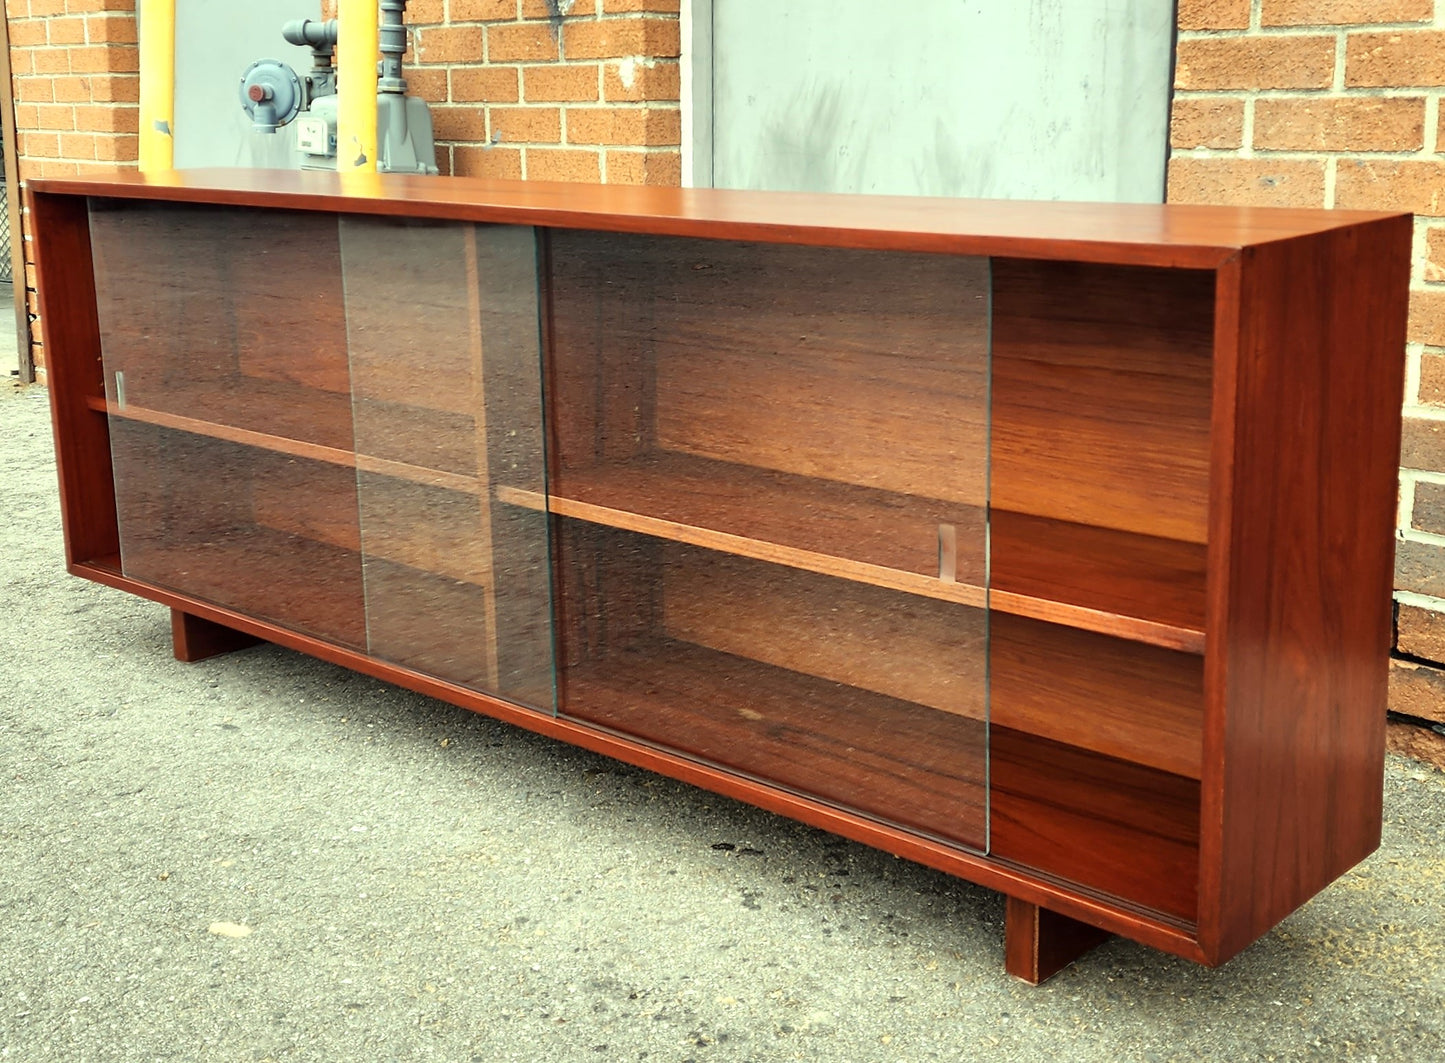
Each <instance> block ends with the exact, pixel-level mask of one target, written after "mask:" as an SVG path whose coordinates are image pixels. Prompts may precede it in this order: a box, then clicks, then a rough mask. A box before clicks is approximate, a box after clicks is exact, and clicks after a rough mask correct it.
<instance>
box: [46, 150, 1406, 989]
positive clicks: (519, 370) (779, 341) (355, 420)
mask: <svg viewBox="0 0 1445 1063" xmlns="http://www.w3.org/2000/svg"><path fill="white" fill-rule="evenodd" d="M29 194H30V210H31V218H32V223H33V232H34V239H35V258H36V266H37V271H38V288H39V294H40V302H41V309H42V319H43V321H44V330H45V357H46V363H47V370H48V375H49V383H50V386H51V395H52V401H53V404H54V420H55V432H56V443H57V453H58V463H59V471H60V482H61V496H62V504H63V513H64V520H65V535H66V551H67V561H68V564H69V567H70V571H72V572H74V573H75V574H77V575H81V576H85V577H87V578H89V579H93V580H96V581H98V582H101V583H105V584H108V585H110V586H113V587H119V588H122V589H125V590H128V591H131V592H133V593H136V594H140V595H144V596H146V597H148V598H152V599H154V600H156V601H159V602H161V603H164V604H166V605H168V606H170V607H171V609H172V619H173V629H174V634H175V648H176V654H177V656H178V657H180V658H181V659H183V660H196V659H199V658H201V657H205V656H208V655H210V654H213V653H218V652H223V651H225V650H228V649H233V648H235V647H237V646H239V645H243V644H245V643H246V642H248V641H254V640H256V639H258V638H259V639H265V640H269V641H272V642H275V643H279V644H281V645H284V646H289V647H292V648H294V649H297V650H301V651H303V652H305V653H310V654H313V655H315V656H318V657H321V658H324V659H326V660H329V661H334V662H338V663H340V664H343V665H346V666H348V667H351V668H355V669H357V670H359V671H363V672H366V673H368V674H371V675H375V676H380V677H382V678H384V679H387V680H390V681H392V682H396V683H400V684H402V685H404V686H408V687H411V688H413V689H416V690H420V691H424V692H426V693H429V694H433V695H436V696H438V697H441V698H444V699H446V700H448V701H451V702H454V703H456V704H458V705H462V706H466V707H468V708H472V709H475V710H478V711H481V712H485V713H489V714H492V715H494V716H497V717H499V718H501V719H504V720H508V721H511V722H513V723H516V724H518V725H520V726H523V727H527V728H530V729H532V730H534V731H538V732H541V733H543V734H547V735H552V736H554V737H557V738H560V739H563V740H565V741H568V742H573V743H576V744H578V745H581V746H585V747H587V748H589V749H593V750H598V751H600V752H603V753H606V754H609V755H611V756H614V757H617V758H620V759H622V760H626V761H629V762H631V763H634V764H638V765H642V766H644V767H647V768H650V769H653V770H656V771H659V772H662V773H664V774H668V775H672V776H675V777H677V778H679V779H684V780H687V781H689V782H692V783H694V784H696V785H699V786H703V787H707V788H709V789H713V790H716V791H719V792H721V793H725V794H729V795H732V796H734V797H738V798H741V799H742V800H745V801H749V802H752V803H754V804H757V805H760V806H762V807H765V808H768V809H772V810H774V811H777V812H780V813H783V814H785V815H788V816H793V817H796V818H797V819H800V820H803V821H805V822H808V823H812V824H815V825H817V826H820V827H823V828H826V829H828V830H831V831H836V832H837V833H839V834H842V835H846V836H848V837H851V838H855V839H858V840H860V841H863V842H866V843H868V844H870V845H875V846H878V847H881V848H883V849H887V850H890V851H892V852H894V853H897V854H899V855H901V856H905V857H908V858H910V859H913V860H918V861H921V862H923V863H925V864H929V865H932V866H934V867H937V868H941V869H943V870H945V871H948V872H951V873H953V874H956V875H960V876H962V877H964V878H967V879H971V880H973V881H975V882H978V883H981V884H983V885H985V886H988V887H991V888H994V889H997V890H1001V891H1002V892H1004V893H1005V894H1007V895H1008V898H1009V904H1008V916H1007V924H1006V934H1005V938H1006V956H1007V965H1008V969H1009V970H1010V971H1012V972H1013V973H1015V974H1018V975H1020V976H1022V977H1025V978H1028V979H1030V980H1033V981H1037V980H1039V979H1041V978H1044V977H1047V976H1048V975H1049V974H1051V973H1053V971H1055V970H1057V969H1058V968H1059V967H1060V966H1062V965H1063V964H1065V963H1067V962H1069V961H1070V960H1071V959H1072V958H1073V957H1074V956H1075V955H1077V954H1078V953H1080V952H1081V951H1083V950H1085V949H1087V948H1088V947H1090V946H1091V945H1092V944H1094V943H1095V942H1096V941H1097V940H1100V939H1101V938H1102V937H1103V936H1105V934H1106V933H1109V932H1112V933H1118V934H1124V935H1127V936H1129V937H1131V938H1135V939H1137V940H1139V941H1142V942H1146V943H1148V944H1150V945H1153V946H1155V947H1157V948H1161V949H1165V950H1168V951H1170V952H1174V953H1177V954H1179V955H1181V956H1185V957H1188V958H1190V959H1193V960H1196V961H1199V962H1202V963H1206V964H1217V963H1220V962H1223V961H1224V960H1226V959H1228V958H1229V957H1230V956H1232V955H1234V954H1235V953H1237V952H1238V951H1239V950H1241V949H1242V948H1244V947H1245V946H1246V945H1248V944H1249V943H1250V942H1251V941H1253V940H1255V939H1256V938H1257V937H1259V936H1260V935H1261V934H1263V933H1264V932H1265V931H1267V930H1268V929H1269V928H1270V927H1271V926H1273V925H1274V924H1275V923H1277V922H1278V921H1279V920H1280V919H1282V918H1283V917H1284V916H1286V915H1288V914H1289V913H1290V912H1291V911H1293V910H1294V909H1295V908H1296V907H1298V906H1299V905H1301V904H1303V903H1304V902H1305V901H1306V900H1308V899H1309V898H1310V897H1311V896H1312V895H1313V894H1315V893H1316V892H1317V891H1319V890H1320V889H1322V888H1323V887H1324V886H1326V885H1327V884H1328V883H1330V882H1331V881H1332V880H1333V879H1335V878H1336V877H1337V876H1338V875H1340V874H1341V873H1343V872H1344V871H1345V870H1347V869H1348V868H1350V867H1351V866H1352V865H1354V864H1355V863H1356V862H1357V861H1359V860H1360V859H1362V858H1363V857H1364V856H1366V855H1367V854H1368V853H1370V852H1371V851H1372V850H1373V849H1374V848H1375V847H1376V845H1377V844H1378V841H1379V834H1380V820H1381V792H1382V787H1381V776H1382V762H1383V730H1384V708H1385V677H1386V658H1387V652H1388V649H1389V645H1390V626H1391V605H1390V588H1391V575H1392V573H1391V567H1392V557H1393V535H1392V529H1393V518H1394V504H1395V490H1396V488H1395V483H1396V466H1397V462H1398V459H1399V429H1400V420H1399V419H1400V395H1401V391H1402V376H1403V358H1402V351H1403V345H1404V340H1405V315H1406V302H1407V295H1408V293H1407V287H1408V272H1409V255H1410V241H1411V222H1410V218H1409V216H1407V215H1380V214H1350V213H1327V212H1322V211H1285V210H1257V209H1256V210H1250V209H1225V208H1201V207H1155V206H1101V205H1065V204H1034V203H978V202H955V201H942V200H905V199H873V198H844V197H826V196H803V195H785V194H778V195H775V194H761V193H735V192H714V191H689V190H678V189H635V188H596V187H587V186H568V185H558V184H515V183H503V182H481V181H468V180H460V179H457V180H452V179H446V178H405V177H375V176H362V175H357V176H354V177H351V176H348V177H341V178H338V177H336V176H335V175H325V174H317V173H308V174H302V173H290V172H281V171H274V172H263V171H195V172H189V173H172V174H163V175H150V176H145V177H142V176H136V175H133V174H128V175H114V176H107V177H102V178H93V179H84V180H81V179H49V180H43V181H32V182H31V183H30V193H29Z"/></svg>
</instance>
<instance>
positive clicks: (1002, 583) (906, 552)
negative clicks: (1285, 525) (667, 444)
mask: <svg viewBox="0 0 1445 1063" xmlns="http://www.w3.org/2000/svg"><path fill="white" fill-rule="evenodd" d="M497 497H498V499H499V500H500V501H502V502H506V503H509V504H512V505H518V506H524V507H526V508H529V509H542V508H543V507H544V506H546V507H547V508H548V509H549V510H550V512H552V513H555V514H557V515H559V516H564V517H573V518H576V519H579V520H584V521H589V522H591V523H594V524H603V525H606V526H608V527H613V528H620V529H623V530H625V531H633V532H639V533H642V534H644V535H651V536H654V537H657V538H660V539H669V540H672V541H675V542H683V543H688V544H690V545H693V546H701V547H705V548H708V549H713V550H719V551H722V552H724V553H730V554H736V555H738V556H742V557H750V558H754V559H757V560H761V561H771V562H773V563H776V564H780V565H787V566H789V567H793V568H800V569H806V570H807V571H810V572H818V573H821V574H823V575H828V576H836V577H839V578H842V579H850V580H854V581H857V582H860V583H871V584H874V585H876V586H880V587H888V588H890V589H893V590H900V591H905V592H908V593H911V594H918V595H921V596H924V597H929V598H938V599H942V600H945V601H953V602H960V603H963V604H967V605H976V606H982V605H984V604H985V594H984V591H983V588H982V586H981V581H979V582H972V583H971V582H966V581H965V568H966V564H967V562H966V561H965V557H966V553H967V547H966V545H961V546H960V549H959V554H960V561H959V565H958V569H959V573H958V575H959V581H958V582H948V581H945V580H942V579H940V578H939V577H938V575H937V572H938V527H939V525H941V524H949V525H952V526H954V527H955V528H956V529H957V540H958V542H959V543H960V544H968V543H976V544H978V550H977V551H976V556H977V557H978V558H980V559H981V556H982V541H983V539H982V536H983V531H982V514H981V511H980V510H978V509H976V508H972V507H966V506H958V505H950V504H948V503H943V502H939V501H937V500H934V499H924V498H917V497H913V496H909V495H899V494H893V493H890V492H886V491H878V490H873V489H870V488H865V487H857V486H854V485H850V484H843V483H837V482H834V481H830V480H820V479H815V478H811V477H805V476H796V475H791V474H788V473H779V472H773V471H771V470H767V469H759V468H755V467H752V466H745V465H736V464H732V463H727V462H719V461H711V460H708V459H705V458H696V457H691V456H689V455H685V454H675V453H673V454H661V455H654V456H650V457H648V458H645V459H631V460H628V461H622V462H613V463H608V464H601V465H595V466H592V467H591V468H588V469H586V470H580V471H579V470H577V469H570V470H567V471H566V472H565V474H560V475H558V477H557V478H556V485H555V487H554V490H553V492H552V494H551V495H550V497H548V498H546V499H544V498H543V497H542V495H541V494H539V493H538V492H534V491H524V490H519V489H516V488H510V487H505V486H503V487H499V488H498V489H497ZM990 519H991V521H992V532H991V540H992V541H991V545H990V550H991V555H992V556H991V560H990V566H991V585H990V588H989V593H988V595H987V604H988V605H989V607H990V608H992V609H995V610H998V611H1001V612H1006V613H1012V614H1014V615H1016V616H1025V617H1031V618H1034V619H1038V620H1046V621H1049V622H1051V623H1056V624H1064V625H1066V626H1069V627H1075V628H1080V629H1082V630H1085V631H1094V632H1099V633H1102V634H1106V635H1115V636H1118V637H1121V638H1127V639H1132V640H1134V641H1138V642H1144V643H1149V644H1151V645H1156V646H1163V647H1165V648H1168V649H1176V650H1184V651H1186V652H1190V653H1202V652H1203V649H1204V630H1203V629H1204V547H1203V546H1201V545H1199V544H1197V543H1184V542H1177V541H1174V540H1170V539H1158V538H1154V537H1151V536H1145V535H1136V534H1133V533H1130V532H1120V531H1114V530H1111V529H1107V528H1092V527H1087V526H1084V525H1078V524H1070V523H1068V522H1065V521H1056V520H1048V519H1045V518H1039V517H1030V516H1026V515H1023V514H1017V513H1009V512H1005V511H995V512H994V513H992V514H991V517H990ZM975 578H977V577H975Z"/></svg>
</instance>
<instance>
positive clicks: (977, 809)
mask: <svg viewBox="0 0 1445 1063" xmlns="http://www.w3.org/2000/svg"><path fill="white" fill-rule="evenodd" d="M550 240H551V246H550V249H549V260H550V263H551V276H550V281H551V286H550V310H551V316H550V326H551V331H550V339H551V342H550V346H549V350H550V363H549V368H548V382H549V386H550V387H551V389H552V390H551V392H550V407H549V409H550V412H551V416H552V417H553V419H554V420H553V427H552V439H553V441H554V444H555V450H554V452H553V454H552V464H551V474H552V480H551V484H550V487H551V496H550V499H549V504H550V506H551V509H552V512H553V513H554V514H557V515H558V518H559V526H558V539H557V557H558V561H559V571H558V581H559V588H560V599H561V600H560V604H559V610H560V621H559V625H560V626H559V632H558V634H559V645H560V653H561V664H562V698H563V702H562V711H564V712H566V713H568V714H571V715H576V716H579V717H584V718H587V719H590V720H593V721H595V722H597V723H601V724H605V725H607V726H609V727H613V728H616V729H617V730H620V731H624V732H627V733H630V734H634V735H637V736H640V737H642V738H645V739H647V740H650V741H653V742H656V743H658V744H661V745H665V746H668V747H671V748H674V749H678V750H680V751H683V752H686V753H689V754H691V755H694V756H696V757H699V758H701V759H704V760H707V761H710V762H714V763H717V764H721V765H724V766H726V767H729V768H731V769H734V770H737V771H741V772H744V773H747V774H750V775H753V776H756V777H758V778H762V779H766V780H769V781H772V782H775V783H779V784H781V785H783V786H787V787H791V788H795V789H797V790H799V791H804V792H808V793H813V794H817V795H820V796H823V797H825V798H826V799H828V800H831V801H834V802H836V803H837V804H839V805H842V806H846V807H850V808H853V809H856V810H858V811H861V812H863V813H865V814H868V815H871V816H875V817H878V818H881V819H885V820H888V821H891V822H895V823H898V824H901V825H904V826H907V827H910V828H913V829H917V830H920V831H924V832H927V833H931V834H935V835H939V836H942V837H946V838H949V839H952V840H954V841H958V842H962V843H964V844H966V845H970V846H974V847H977V848H984V847H986V845H987V668H986V664H987V652H988V650H987V646H988V643H987V612H986V608H985V607H986V604H987V602H986V598H987V508H986V497H987V471H988V379H989V377H988V359H989V270H988V263H987V261H986V260H981V259H961V258H958V257H954V256H931V255H921V254H898V253H883V252H870V251H849V250H840V249H818V248H797V247H780V246H756V245H745V244H737V243H729V242H721V241H701V240H680V239H670V238H654V237H636V236H614V235H607V234H597V233H573V232H561V231H558V232H554V233H551V234H550Z"/></svg>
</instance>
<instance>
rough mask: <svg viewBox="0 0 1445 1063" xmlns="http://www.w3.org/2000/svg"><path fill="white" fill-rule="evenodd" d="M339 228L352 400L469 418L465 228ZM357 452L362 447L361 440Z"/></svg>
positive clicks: (468, 233)
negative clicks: (364, 400) (393, 404)
mask: <svg viewBox="0 0 1445 1063" xmlns="http://www.w3.org/2000/svg"><path fill="white" fill-rule="evenodd" d="M340 223H341V262H342V267H343V269H344V276H345V286H346V314H347V328H348V335H349V343H350V350H351V375H352V386H353V389H354V394H355V396H356V398H358V399H372V400H376V401H378V402H383V403H395V404H397V405H400V406H408V407H413V408H419V409H423V410H428V411H446V412H448V413H452V414H455V415H461V416H462V417H465V418H468V419H469V418H471V417H472V416H473V415H474V414H475V413H476V411H477V410H478V409H479V408H480V407H481V401H482V397H481V379H480V373H479V372H478V371H477V365H478V363H479V361H480V357H481V343H482V340H481V325H480V306H479V296H478V291H477V285H476V269H475V264H476V249H475V246H474V242H475V240H474V236H473V233H472V226H470V225H465V224H460V223H456V222H423V221H415V220H412V221H407V220H401V219H389V218H355V217H343V218H342V219H341V220H340ZM469 265H470V267H471V268H470V270H469V269H468V266H469ZM358 427H359V426H358ZM357 445H358V449H361V450H365V449H366V448H365V445H364V443H363V440H362V439H360V438H358V440H357ZM472 466H473V468H474V467H475V463H474V462H473V463H472Z"/></svg>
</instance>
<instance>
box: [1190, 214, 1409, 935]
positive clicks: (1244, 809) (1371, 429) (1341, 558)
mask: <svg viewBox="0 0 1445 1063" xmlns="http://www.w3.org/2000/svg"><path fill="white" fill-rule="evenodd" d="M1410 241H1411V224H1410V219H1409V218H1408V217H1400V218H1391V219H1387V220H1384V221H1379V222H1374V223H1370V224H1365V225H1360V226H1355V227H1352V228H1348V229H1341V230H1336V231H1333V232H1330V233H1326V234H1323V235H1320V236H1315V237H1308V238H1302V239H1298V240H1293V241H1288V242H1282V243H1279V244H1274V245H1269V246H1265V247H1261V248H1256V249H1253V250H1251V251H1249V252H1246V254H1245V255H1244V257H1243V259H1242V261H1241V263H1240V268H1239V270H1238V277H1239V281H1238V284H1239V288H1238V293H1239V294H1238V296H1237V297H1238V299H1239V330H1238V341H1237V342H1238V347H1237V354H1236V356H1235V357H1236V360H1235V362H1234V364H1233V366H1232V370H1233V372H1232V383H1233V386H1232V388H1221V389H1220V392H1219V397H1220V399H1221V402H1222V403H1229V405H1228V406H1227V407H1225V408H1223V409H1217V410H1216V418H1217V420H1218V419H1219V418H1224V417H1228V418H1232V433H1226V434H1229V435H1232V441H1233V442H1232V449H1231V452H1230V454H1229V456H1228V460H1229V462H1230V467H1229V468H1228V469H1224V468H1221V469H1218V470H1216V476H1218V477H1220V478H1221V480H1220V481H1219V482H1216V484H1215V491H1214V497H1215V499H1216V500H1217V502H1219V503H1220V509H1219V511H1218V512H1216V513H1215V515H1214V516H1215V522H1214V530H1215V535H1216V536H1219V537H1221V538H1220V541H1217V542H1215V543H1212V544H1211V545H1212V547H1214V549H1213V551H1212V559H1216V560H1218V561H1219V562H1220V563H1222V564H1224V565H1225V568H1224V570H1222V571H1216V572H1215V573H1214V574H1213V577H1214V583H1213V585H1212V587H1211V594H1210V614H1209V616H1208V618H1207V621H1206V623H1207V625H1208V627H1209V630H1210V634H1211V642H1210V646H1209V649H1208V652H1209V654H1210V661H1209V664H1208V666H1207V673H1208V674H1207V679H1206V684H1207V689H1208V692H1209V693H1208V697H1209V701H1210V709H1209V711H1210V724H1209V726H1208V728H1207V730H1208V738H1207V741H1206V766H1205V773H1206V779H1209V780H1211V782H1213V781H1214V780H1215V779H1218V780H1219V782H1220V784H1222V790H1221V791H1219V792H1218V795H1217V800H1210V801H1208V802H1206V808H1207V809H1209V814H1208V816H1207V817H1206V822H1205V824H1204V827H1205V831H1206V833H1208V832H1211V831H1217V832H1218V837H1217V839H1210V840H1209V841H1208V842H1206V847H1205V851H1206V853H1207V854H1208V853H1212V852H1214V851H1216V849H1215V846H1216V845H1217V846H1218V848H1217V852H1218V856H1219V866H1218V868H1217V871H1216V869H1214V868H1211V867H1208V866H1206V868H1205V871H1204V889H1205V896H1204V902H1205V908H1204V914H1205V923H1206V925H1205V927H1204V928H1202V929H1203V930H1204V934H1203V937H1204V945H1205V949H1206V951H1207V952H1210V953H1211V954H1212V957H1213V958H1214V959H1216V960H1223V959H1227V958H1228V957H1229V956H1230V955H1232V954H1233V953H1235V952H1237V951H1239V950H1240V949H1241V948H1243V947H1244V946H1245V945H1247V944H1249V942H1251V941H1253V940H1254V939H1255V938H1256V937H1258V936H1259V935H1260V934H1262V933H1264V932H1265V931H1266V930H1268V929H1269V928H1270V927H1271V926H1273V925H1274V924H1275V923H1276V922H1278V921H1279V920H1280V919H1282V918H1284V917H1285V916H1286V915H1288V914H1289V913H1290V912H1291V911H1293V910H1294V909H1295V908H1297V907H1298V906H1299V905H1301V904H1303V903H1304V902H1305V901H1306V900H1308V899H1309V898H1310V897H1311V896H1312V895H1314V894H1315V893H1317V892H1318V891H1319V890H1320V889H1322V888H1323V887H1324V886H1326V885H1328V884H1329V883H1330V882H1331V881H1332V880H1333V879H1334V878H1336V877H1337V876H1338V875H1340V874H1341V873H1343V872H1344V871H1346V870H1347V869H1348V868H1350V867H1351V866H1353V865H1354V864H1355V863H1356V862H1358V861H1359V860H1361V859H1362V858H1363V857H1365V856H1366V855H1368V854H1369V853H1370V852H1372V851H1373V850H1374V849H1375V848H1376V846H1377V845H1378V844H1379V839H1380V819H1381V789H1382V772H1383V754H1384V727H1385V685H1386V669H1387V664H1388V655H1389V649H1390V627H1391V605H1390V595H1391V585H1392V567H1393V566H1392V561H1393V547H1394V537H1393V528H1394V519H1395V498H1396V479H1397V469H1398V465H1399V450H1400V397H1401V393H1402V389H1403V372H1404V349H1405V319H1406V311H1407V303H1408V278H1409V256H1410ZM1227 272H1233V271H1227ZM1232 297H1233V296H1231V298H1232ZM1224 354H1225V356H1226V357H1227V356H1228V352H1224ZM1225 378H1226V379H1229V378H1230V374H1228V373H1226V374H1225ZM1231 393H1232V395H1231ZM1231 399H1232V401H1231ZM1225 537H1227V538H1225ZM1221 581H1223V582H1221ZM1211 819H1212V820H1213V822H1212V823H1211V822H1210V820H1211ZM1216 874H1217V875H1218V878H1217V879H1215V875H1216ZM1211 916H1213V918H1211ZM1215 919H1217V923H1216V922H1215V921H1214V920H1215Z"/></svg>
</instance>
